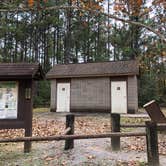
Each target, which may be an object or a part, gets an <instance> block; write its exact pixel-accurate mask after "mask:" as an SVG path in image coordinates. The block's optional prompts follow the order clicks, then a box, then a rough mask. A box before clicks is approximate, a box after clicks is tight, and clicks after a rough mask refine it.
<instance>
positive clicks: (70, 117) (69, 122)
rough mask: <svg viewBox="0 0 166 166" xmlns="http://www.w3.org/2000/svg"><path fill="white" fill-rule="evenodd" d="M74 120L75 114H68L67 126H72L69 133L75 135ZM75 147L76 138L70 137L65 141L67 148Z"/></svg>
mask: <svg viewBox="0 0 166 166" xmlns="http://www.w3.org/2000/svg"><path fill="white" fill-rule="evenodd" d="M74 120H75V116H74V115H72V114H69V115H66V128H68V127H70V128H71V130H70V132H68V133H67V135H73V134H74ZM72 148H74V140H73V139H68V140H66V141H65V148H64V149H65V150H68V149H72Z"/></svg>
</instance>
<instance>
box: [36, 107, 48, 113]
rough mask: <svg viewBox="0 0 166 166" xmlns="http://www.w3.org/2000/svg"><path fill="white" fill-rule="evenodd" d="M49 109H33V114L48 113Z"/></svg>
mask: <svg viewBox="0 0 166 166" xmlns="http://www.w3.org/2000/svg"><path fill="white" fill-rule="evenodd" d="M49 111H50V110H49V108H34V109H33V112H34V113H43V112H49Z"/></svg>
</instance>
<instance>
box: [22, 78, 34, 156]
mask: <svg viewBox="0 0 166 166" xmlns="http://www.w3.org/2000/svg"><path fill="white" fill-rule="evenodd" d="M33 85H34V82H33V80H30V81H27V82H26V84H25V89H26V88H28V89H30V94H29V95H30V98H26V94H25V108H24V110H25V117H24V118H25V137H32V109H33V103H32V97H33V95H32V91H33ZM25 91H26V90H25ZM25 93H26V92H25ZM31 146H32V143H31V141H25V142H24V153H29V152H30V151H31Z"/></svg>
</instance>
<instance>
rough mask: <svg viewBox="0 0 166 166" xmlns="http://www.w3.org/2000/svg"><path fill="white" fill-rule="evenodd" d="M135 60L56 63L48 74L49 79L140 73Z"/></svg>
mask: <svg viewBox="0 0 166 166" xmlns="http://www.w3.org/2000/svg"><path fill="white" fill-rule="evenodd" d="M138 74H139V65H138V62H137V61H135V60H130V61H110V62H98V63H80V64H64V65H62V64H61V65H60V64H58V65H55V66H54V67H53V68H52V69H51V70H50V71H49V72H48V73H47V75H46V77H47V79H54V78H71V77H96V76H123V75H138Z"/></svg>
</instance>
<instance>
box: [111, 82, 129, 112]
mask: <svg viewBox="0 0 166 166" xmlns="http://www.w3.org/2000/svg"><path fill="white" fill-rule="evenodd" d="M111 112H112V113H127V90H126V81H112V82H111Z"/></svg>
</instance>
